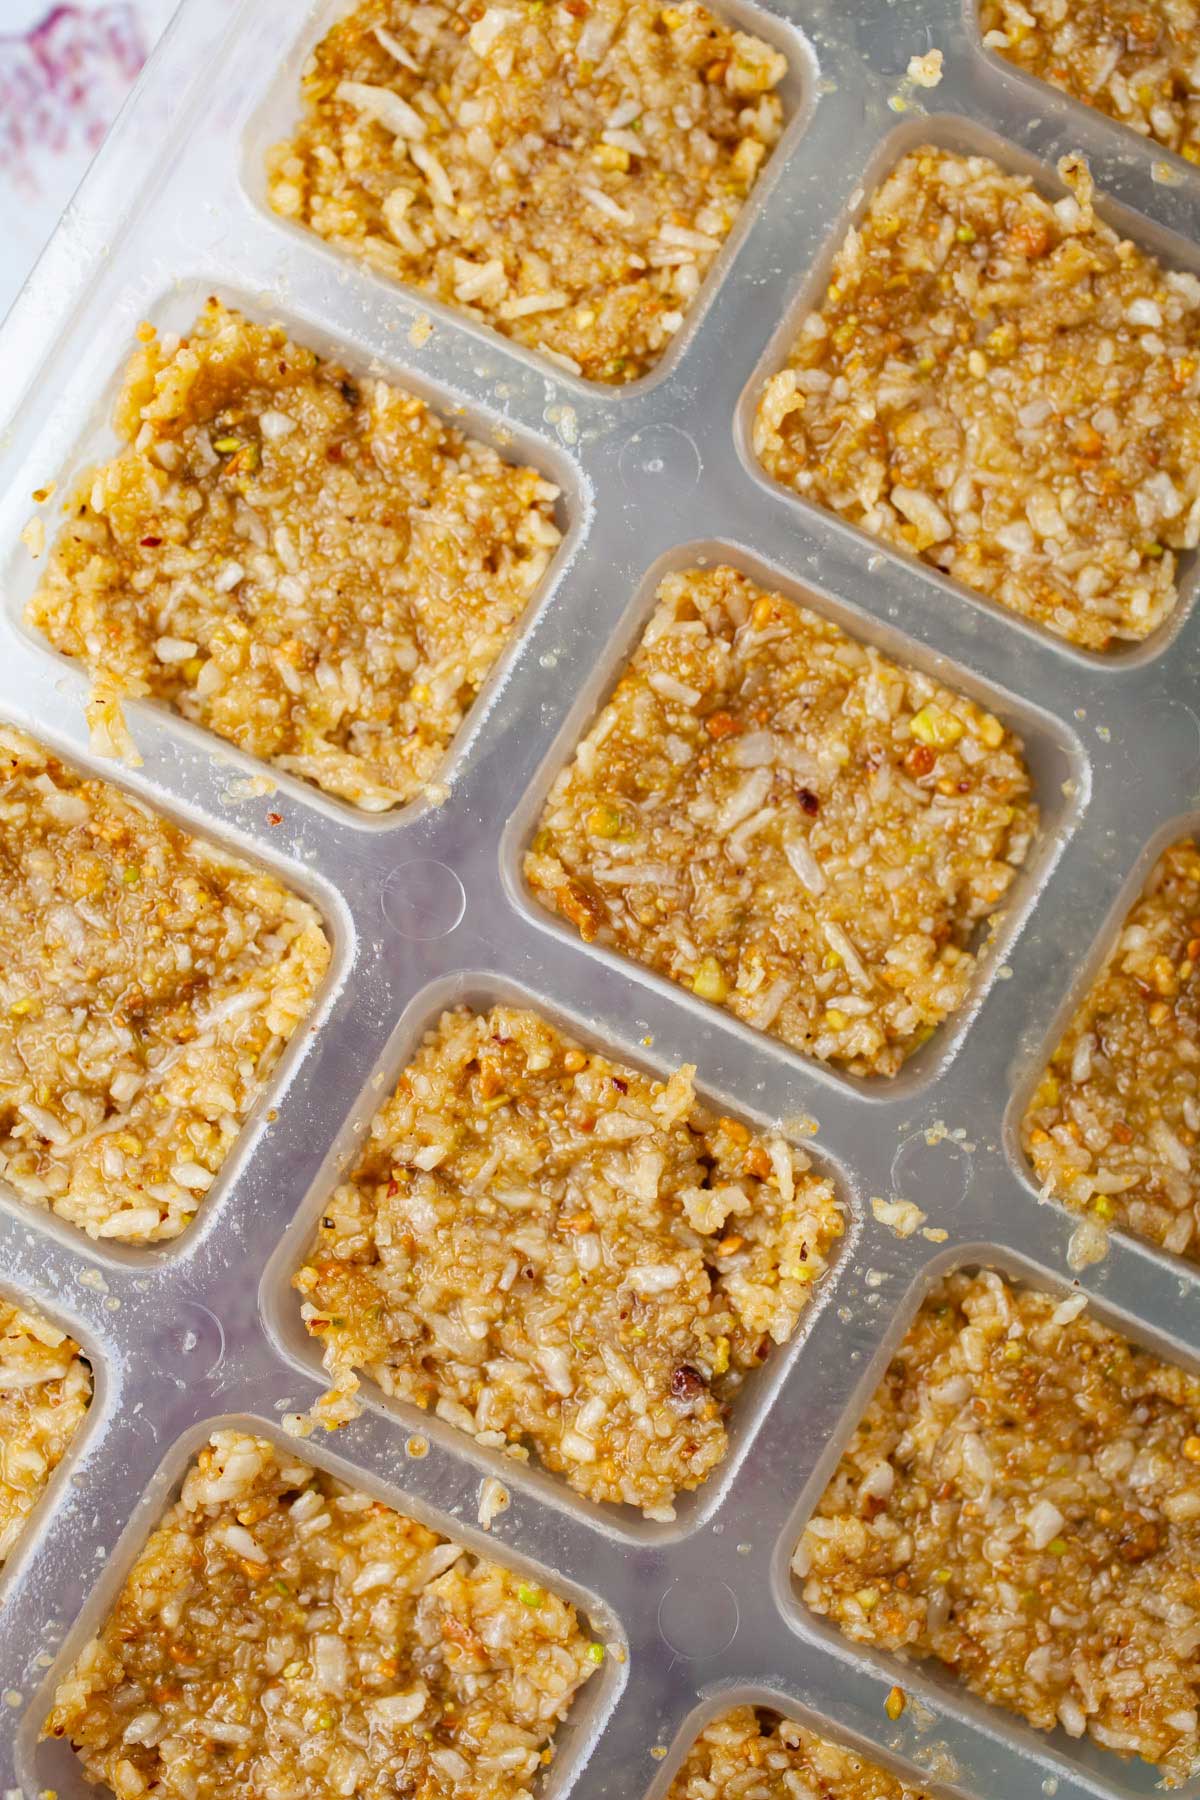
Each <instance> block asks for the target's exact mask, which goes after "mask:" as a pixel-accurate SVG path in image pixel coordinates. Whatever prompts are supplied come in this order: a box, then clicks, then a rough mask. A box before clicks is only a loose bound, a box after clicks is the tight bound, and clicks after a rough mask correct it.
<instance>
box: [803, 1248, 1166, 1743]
mask: <svg viewBox="0 0 1200 1800" xmlns="http://www.w3.org/2000/svg"><path fill="white" fill-rule="evenodd" d="M1084 1305H1085V1301H1084V1297H1083V1295H1082V1294H1078V1295H1074V1296H1072V1297H1071V1298H1070V1299H1068V1300H1065V1301H1064V1300H1060V1299H1059V1298H1058V1297H1057V1296H1055V1295H1052V1294H1044V1293H1038V1292H1036V1291H1034V1290H1030V1289H1026V1288H1016V1287H1013V1286H1012V1285H1010V1283H1009V1282H1007V1281H1006V1280H1005V1279H1004V1278H1003V1277H1002V1276H1000V1275H997V1274H995V1273H993V1272H991V1271H985V1272H983V1273H979V1274H955V1275H952V1276H950V1277H949V1279H948V1280H946V1281H944V1282H942V1283H941V1284H940V1285H939V1286H938V1287H937V1288H935V1289H934V1291H933V1292H932V1293H931V1294H930V1296H929V1297H928V1299H927V1300H926V1301H925V1303H924V1305H923V1306H922V1307H921V1310H920V1312H919V1313H918V1314H917V1318H916V1320H915V1322H914V1324H913V1326H912V1328H911V1329H910V1331H909V1333H908V1335H907V1337H906V1338H905V1339H904V1342H903V1343H902V1344H901V1346H900V1348H899V1349H898V1350H897V1352H896V1354H895V1356H894V1357H893V1359H892V1364H891V1367H890V1368H889V1370H888V1373H887V1376H886V1378H885V1380H884V1381H883V1383H882V1385H881V1387H880V1388H879V1390H878V1392H877V1393H876V1395H875V1397H874V1399H873V1400H872V1402H871V1404H870V1406H869V1408H868V1409H867V1412H866V1415H865V1417H864V1418H863V1420H862V1422H861V1424H860V1425H859V1426H858V1428H857V1430H856V1431H855V1433H854V1435H853V1437H852V1438H851V1440H850V1443H849V1445H848V1447H847V1449H846V1452H845V1454H844V1456H843V1457H842V1460H841V1463H840V1464H839V1466H838V1470H837V1473H836V1474H835V1476H834V1478H833V1480H832V1482H831V1483H830V1485H829V1487H828V1488H827V1490H826V1492H825V1495H824V1498H823V1499H822V1500H821V1503H820V1505H819V1506H818V1508H817V1511H816V1515H815V1516H814V1517H813V1518H812V1519H811V1520H810V1521H809V1524H808V1526H807V1528H806V1530H805V1532H804V1535H803V1537H802V1538H801V1540H800V1543H799V1545H798V1546H797V1548H796V1552H795V1556H794V1558H793V1568H794V1570H795V1572H796V1574H797V1575H798V1576H799V1577H800V1579H801V1581H802V1582H803V1587H804V1598H805V1600H806V1601H807V1603H808V1605H809V1606H811V1607H812V1608H813V1610H814V1611H815V1612H818V1613H824V1614H826V1615H828V1616H829V1617H830V1618H832V1619H834V1620H836V1622H837V1624H838V1625H839V1626H840V1627H841V1629H842V1630H843V1631H844V1632H845V1633H846V1634H847V1636H848V1637H851V1638H854V1639H855V1640H856V1641H857V1642H859V1643H864V1644H873V1645H876V1646H878V1647H879V1648H880V1649H884V1650H892V1651H904V1652H906V1653H907V1654H909V1655H913V1656H916V1657H934V1658H936V1659H937V1661H939V1662H941V1663H944V1664H945V1665H946V1666H947V1667H948V1668H949V1669H951V1670H952V1671H953V1672H954V1673H955V1674H956V1675H957V1676H958V1677H959V1678H960V1679H961V1680H962V1681H963V1682H965V1683H966V1685H967V1686H968V1687H969V1688H970V1689H971V1690H972V1691H973V1692H974V1693H976V1694H979V1695H981V1696H982V1697H983V1698H984V1699H985V1700H990V1701H992V1702H994V1703H996V1704H997V1705H999V1706H1003V1707H1007V1708H1008V1709H1009V1710H1010V1711H1012V1712H1016V1713H1020V1714H1021V1715H1022V1716H1023V1717H1024V1718H1026V1719H1027V1720H1029V1722H1030V1723H1031V1724H1033V1725H1036V1726H1037V1727H1039V1729H1041V1730H1043V1731H1049V1730H1051V1729H1053V1727H1054V1726H1055V1725H1056V1724H1057V1725H1061V1726H1062V1728H1063V1729H1064V1730H1065V1731H1066V1732H1068V1733H1069V1734H1070V1736H1072V1737H1081V1736H1082V1735H1083V1734H1084V1732H1087V1733H1088V1734H1089V1735H1090V1736H1091V1737H1093V1738H1094V1739H1095V1740H1096V1742H1097V1743H1099V1744H1102V1745H1103V1746H1104V1747H1105V1748H1106V1749H1109V1750H1114V1751H1117V1752H1119V1753H1120V1754H1121V1755H1125V1756H1140V1757H1144V1758H1145V1759H1146V1760H1147V1761H1148V1762H1151V1763H1154V1764H1156V1765H1158V1766H1160V1767H1161V1768H1162V1769H1163V1771H1164V1772H1165V1773H1167V1774H1168V1775H1171V1776H1174V1777H1176V1778H1178V1777H1182V1776H1184V1775H1187V1774H1188V1773H1190V1772H1191V1771H1192V1769H1193V1767H1194V1764H1195V1759H1196V1756H1197V1752H1198V1751H1200V1732H1198V1730H1197V1702H1198V1698H1200V1592H1198V1590H1197V1583H1196V1568H1197V1558H1198V1556H1200V1377H1197V1376H1196V1375H1193V1374H1189V1373H1187V1372H1186V1371H1185V1370H1184V1369H1181V1368H1178V1367H1176V1366H1175V1365H1174V1364H1171V1363H1164V1362H1161V1361H1160V1360H1159V1359H1158V1357H1156V1356H1153V1355H1151V1354H1150V1353H1149V1352H1147V1351H1145V1350H1143V1349H1141V1348H1140V1347H1139V1346H1138V1345H1136V1344H1132V1343H1128V1342H1126V1340H1125V1339H1124V1338H1122V1337H1118V1336H1117V1334H1116V1333H1115V1332H1114V1331H1111V1330H1109V1329H1108V1328H1107V1327H1106V1326H1104V1325H1101V1324H1099V1323H1098V1322H1097V1321H1096V1320H1095V1319H1092V1318H1091V1317H1089V1316H1088V1315H1087V1313H1086V1312H1085V1311H1084V1310H1083V1309H1084Z"/></svg>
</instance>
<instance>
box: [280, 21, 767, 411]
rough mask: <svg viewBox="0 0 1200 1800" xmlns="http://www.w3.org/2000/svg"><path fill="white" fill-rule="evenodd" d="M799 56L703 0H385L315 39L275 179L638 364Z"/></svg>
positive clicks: (379, 245) (605, 361)
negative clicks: (657, 0)
mask: <svg viewBox="0 0 1200 1800" xmlns="http://www.w3.org/2000/svg"><path fill="white" fill-rule="evenodd" d="M385 26H386V29H385ZM786 72H787V62H786V59H785V58H784V57H783V56H782V55H781V54H780V53H779V52H778V51H777V50H775V49H773V48H772V47H771V45H770V44H768V43H765V42H763V41H762V40H761V39H759V38H756V37H752V36H750V35H749V34H748V33H747V32H744V31H738V30H735V29H733V28H732V27H731V26H730V25H727V24H726V23H725V22H724V21H723V20H722V19H721V17H720V15H719V14H718V13H712V12H709V11H708V9H707V8H706V7H704V6H702V5H700V4H698V0H682V4H680V5H679V6H677V7H673V8H668V9H665V10H664V9H662V8H660V7H659V6H657V5H656V4H654V0H589V3H588V4H583V3H582V0H581V3H580V4H578V5H573V4H565V5H544V4H540V3H538V4H526V3H525V0H521V3H520V4H517V5H500V4H496V3H495V0H493V4H491V5H488V6H486V7H483V6H482V5H479V4H476V3H475V0H450V3H449V4H447V3H446V0H432V3H427V4H422V5H417V4H414V3H413V0H382V3H381V0H368V3H367V4H366V5H361V4H360V5H359V6H358V8H357V10H355V11H353V12H351V13H350V15H349V16H348V17H346V18H342V19H340V20H339V21H338V22H337V23H336V24H335V25H334V26H333V27H332V29H331V30H330V31H329V32H328V33H327V35H326V36H325V37H324V38H323V39H322V40H321V42H320V43H319V44H318V45H317V47H316V49H315V51H314V52H313V54H312V56H311V58H310V59H309V62H308V65H307V67H306V69H305V72H304V80H303V93H304V116H303V120H302V123H301V125H300V128H299V130H298V132H297V133H296V136H295V137H294V139H292V141H291V142H288V143H283V144H280V145H278V146H277V147H276V148H275V149H274V150H272V151H271V153H270V155H269V157H268V195H269V198H270V202H271V205H272V206H273V207H274V208H275V210H276V211H277V212H279V213H281V214H282V215H283V216H284V217H285V218H288V219H294V220H296V221H298V222H299V223H301V224H303V225H306V226H308V227H309V228H310V229H311V230H313V231H315V232H318V233H319V234H320V235H321V236H322V237H324V238H327V239H328V240H329V241H330V242H331V243H333V244H335V245H336V246H337V248H338V249H339V250H341V251H343V252H347V253H349V254H350V255H352V256H356V257H360V258H362V259H363V260H364V261H366V262H368V263H370V264H371V265H372V266H373V267H374V268H376V269H378V270H379V271H381V272H382V273H383V274H385V275H389V276H391V277H392V278H393V279H394V280H396V281H400V282H404V283H406V284H408V285H410V286H413V287H417V288H420V289H422V290H424V291H425V292H427V293H431V294H435V295H436V296H437V297H438V298H439V299H440V300H442V301H444V302H446V303H447V304H449V305H452V306H457V307H461V308H464V309H466V310H467V311H469V312H471V313H472V314H474V316H475V317H476V318H478V319H482V320H484V321H486V323H487V324H489V325H491V326H492V327H493V328H495V329H496V330H499V331H502V332H504V333H506V334H507V335H508V336H509V337H512V338H515V339H516V340H517V341H518V342H519V343H521V344H524V345H526V346H527V347H528V348H530V349H532V350H537V351H541V352H542V353H543V354H545V355H548V356H550V357H552V358H553V359H554V361H555V362H557V363H560V364H563V365H564V366H565V367H567V368H568V369H570V370H571V371H572V372H574V373H578V374H582V375H583V376H585V377H586V378H587V379H588V380H591V381H604V382H617V383H623V382H628V381H635V380H636V379H637V378H638V377H639V376H641V375H644V374H645V373H646V372H647V370H649V369H651V368H652V367H653V366H654V364H655V363H656V362H657V361H658V360H659V358H660V357H661V356H662V355H663V352H664V351H665V350H666V349H667V348H668V346H669V345H670V342H671V339H672V336H673V334H674V332H675V331H676V330H677V329H678V327H679V325H680V324H681V322H682V318H683V315H684V314H685V313H686V312H687V310H688V308H689V307H690V306H691V305H692V303H693V301H694V300H695V297H696V295H697V293H698V291H699V289H700V285H701V283H702V281H703V279H704V276H705V275H706V273H707V272H708V269H709V267H710V266H711V264H712V261H713V259H714V257H715V256H716V255H717V253H718V251H719V250H720V248H721V244H722V242H723V240H724V239H725V238H726V237H727V236H728V234H729V232H730V230H731V229H732V226H733V223H734V221H735V219H736V218H737V215H738V213H739V211H740V210H741V207H742V204H743V202H744V200H745V198H746V195H747V193H748V192H749V190H750V187H751V186H752V184H753V182H754V180H755V178H756V176H757V173H758V169H759V167H760V165H761V163H762V161H763V160H764V158H765V157H766V155H767V153H768V151H769V150H770V149H771V147H772V146H773V145H774V144H775V142H776V140H777V139H778V137H779V134H780V131H781V129H782V125H783V106H782V104H781V102H780V100H779V98H778V96H777V94H776V93H775V89H776V88H777V87H778V85H779V83H780V82H781V81H782V80H783V77H784V75H785V74H786Z"/></svg>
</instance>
